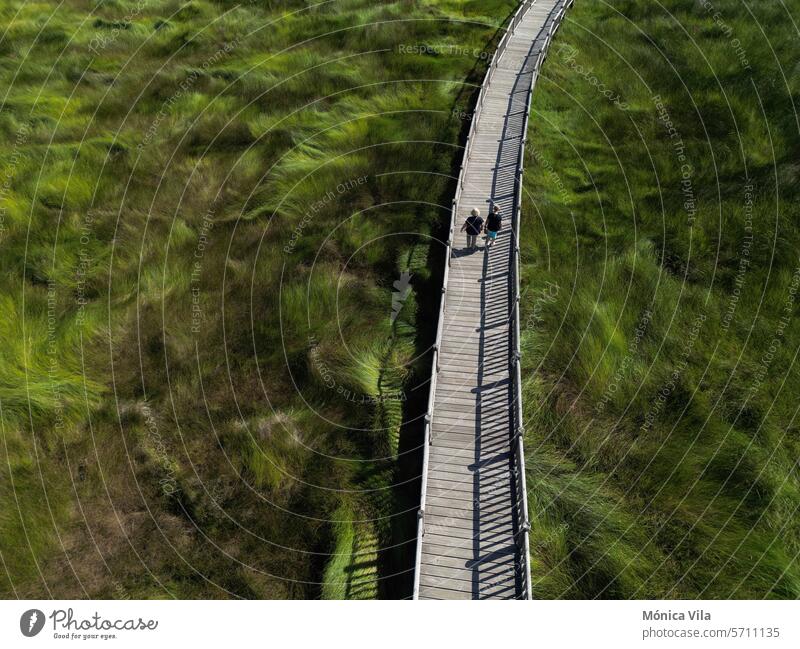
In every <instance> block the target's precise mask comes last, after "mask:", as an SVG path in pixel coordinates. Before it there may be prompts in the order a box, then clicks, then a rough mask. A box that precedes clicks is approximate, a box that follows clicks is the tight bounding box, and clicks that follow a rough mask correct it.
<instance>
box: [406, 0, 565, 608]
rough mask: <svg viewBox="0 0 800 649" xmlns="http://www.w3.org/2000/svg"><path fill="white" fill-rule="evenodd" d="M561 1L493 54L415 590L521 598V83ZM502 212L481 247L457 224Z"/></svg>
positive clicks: (438, 391) (446, 347)
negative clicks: (517, 231) (517, 369)
mask: <svg viewBox="0 0 800 649" xmlns="http://www.w3.org/2000/svg"><path fill="white" fill-rule="evenodd" d="M563 4H564V1H563V0H536V1H535V2H533V4H532V5H531V7H530V8H529V9H528V10H527V11H526V12H525V14H524V16H523V17H522V18H521V19H520V22H519V24H518V25H517V27H516V28H515V30H514V33H513V35H511V36H510V37H509V40H508V42H507V45H506V48H505V50H504V51H503V53H502V56H500V58H499V59H498V64H497V69H495V70H494V72H493V74H492V75H491V78H490V80H489V83H488V86H485V87H484V93H485V94H484V98H483V105H482V107H481V110H480V112H479V114H478V116H477V118H476V119H477V123H476V124H475V131H474V135H473V139H472V142H471V149H470V155H469V159H465V161H464V170H463V172H462V173H463V174H464V184H463V190H462V194H461V198H460V199H459V202H458V205H457V212H456V215H455V227H456V229H455V234H454V241H453V249H452V255H451V260H450V270H449V278H448V280H447V286H446V293H445V297H444V299H445V306H444V314H445V315H444V324H443V329H442V337H441V344H440V348H439V366H440V371H439V372H438V375H437V380H436V385H435V392H434V395H433V409H432V412H433V417H432V424H431V438H432V442H431V446H430V448H429V455H428V462H427V473H426V475H427V493H426V495H425V497H424V498H425V502H424V514H423V515H424V532H423V533H422V542H421V559H420V563H419V568H418V573H419V574H418V576H417V578H418V597H419V599H488V598H508V599H513V598H521V597H524V589H523V579H524V578H525V575H524V574H523V569H525V570H527V566H523V560H522V556H521V555H522V552H521V551H520V548H519V543H518V541H519V532H520V524H521V522H520V521H519V520H518V518H519V516H518V508H517V507H516V506H515V503H516V502H517V501H518V495H517V494H515V486H516V484H517V483H516V481H515V480H514V475H513V470H514V465H513V457H512V437H513V436H512V430H513V421H512V420H513V418H514V398H515V397H514V394H513V390H512V376H511V363H510V361H511V354H512V349H511V344H512V337H511V326H512V321H511V314H512V306H513V304H512V299H513V297H514V296H513V294H514V286H513V284H512V281H511V279H512V263H513V256H512V252H513V251H512V246H514V245H515V242H514V241H513V239H514V232H513V228H512V222H513V218H514V216H515V215H514V213H513V212H514V210H515V209H516V207H517V206H516V205H515V202H516V201H515V191H516V186H515V177H516V174H517V171H518V163H519V159H520V147H521V146H522V139H523V138H524V137H525V133H524V128H525V125H526V122H527V120H526V113H527V109H528V104H527V99H528V93H529V91H530V89H531V85H532V82H533V79H534V71H535V69H536V68H537V66H538V63H539V58H540V56H541V53H542V48H543V45H544V44H545V43H546V42H547V41H548V39H547V32H548V29H549V27H550V22H549V21H552V20H553V19H554V15H555V14H556V13H557V11H555V10H557V9H558V8H559V7H561V6H562V5H563ZM494 204H497V205H499V206H500V208H501V210H502V211H503V215H504V221H503V229H502V230H501V232H500V234H499V236H498V238H497V241H496V242H495V243H494V246H493V247H492V249H491V252H486V250H485V249H484V246H485V242H484V241H482V240H481V239H479V249H478V250H477V251H470V250H467V248H466V236H465V234H463V233H460V232H458V230H459V228H460V227H461V224H462V223H463V221H464V219H465V218H466V216H467V215H468V214H469V212H470V210H472V208H474V207H477V208H478V209H480V211H481V215H482V216H483V217H484V218H485V217H486V216H487V215H488V212H489V210H490V208H491V206H492V205H494Z"/></svg>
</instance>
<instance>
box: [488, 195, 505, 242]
mask: <svg viewBox="0 0 800 649" xmlns="http://www.w3.org/2000/svg"><path fill="white" fill-rule="evenodd" d="M502 227H503V213H502V212H501V211H500V206H499V205H495V206H494V208H493V209H492V212H491V214H489V217H488V218H487V219H486V249H487V250H489V249H490V248H491V247H492V244H493V243H494V241H495V239H497V233H498V232H500V230H501V229H502Z"/></svg>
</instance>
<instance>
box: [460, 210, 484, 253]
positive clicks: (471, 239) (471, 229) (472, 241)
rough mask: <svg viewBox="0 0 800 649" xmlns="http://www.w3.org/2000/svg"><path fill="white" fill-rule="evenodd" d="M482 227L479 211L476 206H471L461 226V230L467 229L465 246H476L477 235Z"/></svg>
mask: <svg viewBox="0 0 800 649" xmlns="http://www.w3.org/2000/svg"><path fill="white" fill-rule="evenodd" d="M482 229H483V218H482V217H481V211H480V210H479V209H478V208H476V207H475V208H473V209H472V212H471V213H470V215H469V216H468V217H467V220H466V221H464V225H462V226H461V231H462V232H463V231H464V230H466V231H467V248H469V249H470V250H475V249H476V248H477V247H478V235H479V234H480V233H481V230H482Z"/></svg>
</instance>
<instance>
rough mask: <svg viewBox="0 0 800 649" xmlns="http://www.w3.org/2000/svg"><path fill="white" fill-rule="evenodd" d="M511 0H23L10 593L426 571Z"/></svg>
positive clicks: (15, 40) (7, 232)
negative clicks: (478, 103) (409, 517)
mask: <svg viewBox="0 0 800 649" xmlns="http://www.w3.org/2000/svg"><path fill="white" fill-rule="evenodd" d="M512 4H513V3H510V2H508V1H505V0H504V1H502V2H488V3H485V2H481V3H478V2H469V3H456V2H412V1H408V0H404V1H401V2H387V3H374V2H371V3H370V2H363V1H361V0H349V1H347V2H337V3H334V4H322V5H320V6H318V7H316V8H309V7H307V6H306V4H305V3H298V2H270V3H256V2H253V3H245V4H239V3H233V2H210V1H195V2H189V3H179V2H167V3H157V4H155V3H142V4H141V5H140V4H137V3H136V2H132V1H125V0H116V1H115V2H106V3H102V4H101V5H96V3H89V2H82V1H76V2H70V3H67V4H61V5H59V7H58V8H51V7H45V6H44V5H36V4H30V3H20V2H11V3H10V4H8V3H7V4H6V5H5V6H4V8H3V9H2V11H1V12H0V22H2V24H3V25H2V27H3V30H4V35H3V37H2V39H1V40H0V48H2V52H3V56H2V57H0V75H1V76H2V78H3V80H4V82H5V83H4V84H3V87H4V88H5V95H4V99H3V102H2V106H1V108H0V131H1V132H2V134H3V138H4V141H5V142H6V143H7V144H8V146H7V147H4V148H3V150H2V151H0V168H1V169H2V170H3V173H4V176H3V181H7V182H6V184H5V185H3V186H4V188H5V191H4V193H3V195H2V207H3V212H2V223H1V224H0V225H2V228H0V245H1V246H2V254H1V255H0V269H1V270H2V277H3V283H2V286H0V328H1V329H2V347H1V348H0V423H1V424H2V438H3V444H2V458H1V459H2V466H3V469H2V470H0V473H1V474H2V478H1V479H0V502H1V503H2V507H0V552H1V553H2V554H1V556H2V562H3V567H4V570H3V571H2V574H3V577H0V583H2V590H1V591H0V592H2V593H3V594H5V595H7V596H8V595H12V594H15V595H19V596H27V597H42V596H51V595H52V596H55V597H62V598H69V597H82V596H90V597H100V598H102V597H132V598H133V597H144V598H146V597H182V598H190V597H229V596H235V597H261V598H268V597H275V598H277V597H297V598H300V597H304V598H315V597H345V596H347V597H375V596H378V595H382V596H398V595H402V594H404V593H396V592H390V591H389V590H387V589H386V588H385V587H384V586H383V581H382V580H381V579H380V577H381V576H382V573H381V570H382V568H381V566H382V561H383V559H382V558H381V553H382V552H384V550H382V549H383V548H388V547H389V546H392V545H394V546H395V548H396V547H402V546H404V545H405V546H409V547H410V546H413V543H414V538H413V535H409V536H408V537H407V538H400V539H396V538H391V534H392V532H391V530H392V527H393V519H394V518H395V517H396V516H398V515H400V514H401V513H402V512H401V511H400V510H401V509H402V507H401V506H400V505H399V504H398V501H397V499H396V498H395V490H394V489H393V488H392V484H393V482H394V481H395V479H396V475H397V472H398V466H397V465H398V460H397V457H398V456H397V453H398V444H399V438H400V435H401V425H402V423H403V417H404V407H403V402H402V401H401V400H400V399H399V398H395V397H397V395H400V396H402V395H403V394H404V392H405V391H406V390H408V389H409V385H412V386H413V384H414V383H415V382H418V381H420V380H421V379H420V377H424V376H425V372H426V370H425V358H424V357H423V358H421V359H419V358H417V353H418V350H417V344H418V342H419V340H418V336H417V334H418V325H417V318H418V314H420V313H421V314H423V317H426V316H425V314H426V313H427V309H428V308H429V306H428V305H427V304H425V303H421V302H418V301H417V299H416V293H415V291H419V289H420V288H421V287H424V286H425V282H426V281H429V280H430V268H431V267H432V264H431V260H430V259H429V255H430V254H434V253H435V254H440V252H441V251H440V248H438V247H436V246H435V244H432V243H431V237H432V236H434V235H436V234H437V232H438V228H439V227H440V224H441V223H443V222H444V221H445V220H446V219H447V218H448V212H447V206H445V207H440V206H439V203H440V202H446V201H442V197H443V196H447V195H448V193H449V187H450V183H452V179H450V178H449V177H448V175H449V173H450V170H451V166H452V164H453V161H454V160H457V159H458V157H459V155H460V153H459V151H460V149H459V147H458V140H459V134H460V133H461V132H462V131H463V123H462V122H460V121H459V120H458V119H455V118H454V117H453V112H452V111H453V110H456V111H464V110H467V109H468V108H469V106H468V102H469V99H470V97H471V95H472V94H473V91H474V88H475V86H474V83H475V81H477V79H479V78H480V71H481V66H482V65H483V64H484V61H485V59H483V58H480V57H477V58H476V57H475V56H471V55H465V54H464V51H467V52H471V51H477V52H480V51H482V50H484V49H485V48H490V47H491V44H492V42H494V41H496V37H497V34H496V26H497V25H498V24H500V23H501V22H502V21H503V20H504V19H505V17H506V16H507V14H508V12H509V11H510V9H511V7H512ZM420 43H427V44H434V45H437V46H441V47H440V48H439V50H437V53H436V54H407V53H404V54H401V53H399V51H398V48H399V45H400V44H420ZM452 45H457V46H459V47H460V48H462V49H461V50H455V49H452V48H451V49H448V47H449V46H452ZM487 51H488V50H487ZM360 178H363V179H364V181H363V182H359V180H358V179H360ZM340 186H341V187H342V189H339V188H340ZM431 251H433V252H431ZM409 269H411V272H412V273H414V275H415V279H414V280H413V281H412V288H413V289H414V291H412V293H411V295H410V296H409V297H408V299H407V300H406V302H405V303H404V304H403V306H402V309H401V310H400V312H399V315H398V317H397V318H396V319H395V320H394V321H393V322H392V321H390V315H391V314H392V290H393V289H392V285H393V282H394V281H395V280H397V279H398V277H399V276H400V275H401V273H402V272H404V271H408V270H409ZM431 308H433V309H435V308H436V305H433V307H431ZM415 359H416V360H415ZM394 551H395V550H392V552H394Z"/></svg>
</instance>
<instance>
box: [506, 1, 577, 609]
mask: <svg viewBox="0 0 800 649" xmlns="http://www.w3.org/2000/svg"><path fill="white" fill-rule="evenodd" d="M573 2H574V0H561V1H560V2H559V3H557V4H556V5H555V6H554V7H553V9H552V11H551V12H550V15H549V16H548V18H547V20H548V22H549V23H550V25H549V27H548V30H547V36H546V37H545V42H544V44H543V45H542V49H541V52H540V54H539V58H538V59H537V61H536V67H535V68H534V71H533V76H532V78H531V85H530V88H529V89H528V95H527V97H526V99H525V117H524V119H523V122H522V143H521V145H520V148H519V158H518V160H517V174H516V191H515V192H514V209H513V210H512V220H513V222H512V227H513V229H514V241H513V246H512V250H513V261H512V264H511V269H512V272H513V273H514V294H513V306H512V316H511V317H512V320H513V323H512V327H511V331H512V337H513V338H512V352H511V357H512V363H513V365H514V371H513V373H512V377H513V378H512V390H513V395H514V404H515V408H514V414H515V430H514V439H515V442H516V443H515V444H514V447H515V448H514V450H515V452H514V472H515V474H516V487H517V500H518V507H519V510H520V511H519V515H518V520H519V521H520V531H521V532H522V534H521V541H520V546H521V547H520V550H521V552H522V563H523V565H522V581H523V591H524V599H533V590H532V584H531V559H530V529H531V524H530V518H529V513H528V491H527V486H526V479H525V452H524V446H523V436H524V428H523V423H522V422H523V415H522V350H521V348H520V331H519V330H520V317H519V303H520V297H521V293H520V288H519V284H520V277H519V266H520V259H519V253H520V247H519V242H520V234H519V231H520V221H521V220H522V218H521V217H522V173H523V170H524V166H525V143H526V142H527V137H528V119H529V117H530V109H531V99H532V97H533V88H534V86H535V85H536V80H537V79H538V77H539V69H540V68H541V65H542V63H543V62H544V60H545V58H547V53H548V51H549V49H550V42H551V40H552V38H553V33H554V32H555V30H556V29H558V26H559V25H560V24H561V21H562V20H563V18H564V14H565V13H566V11H567V9H569V8H570V7H571V6H572V4H573ZM554 12H555V16H553V13H554Z"/></svg>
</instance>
